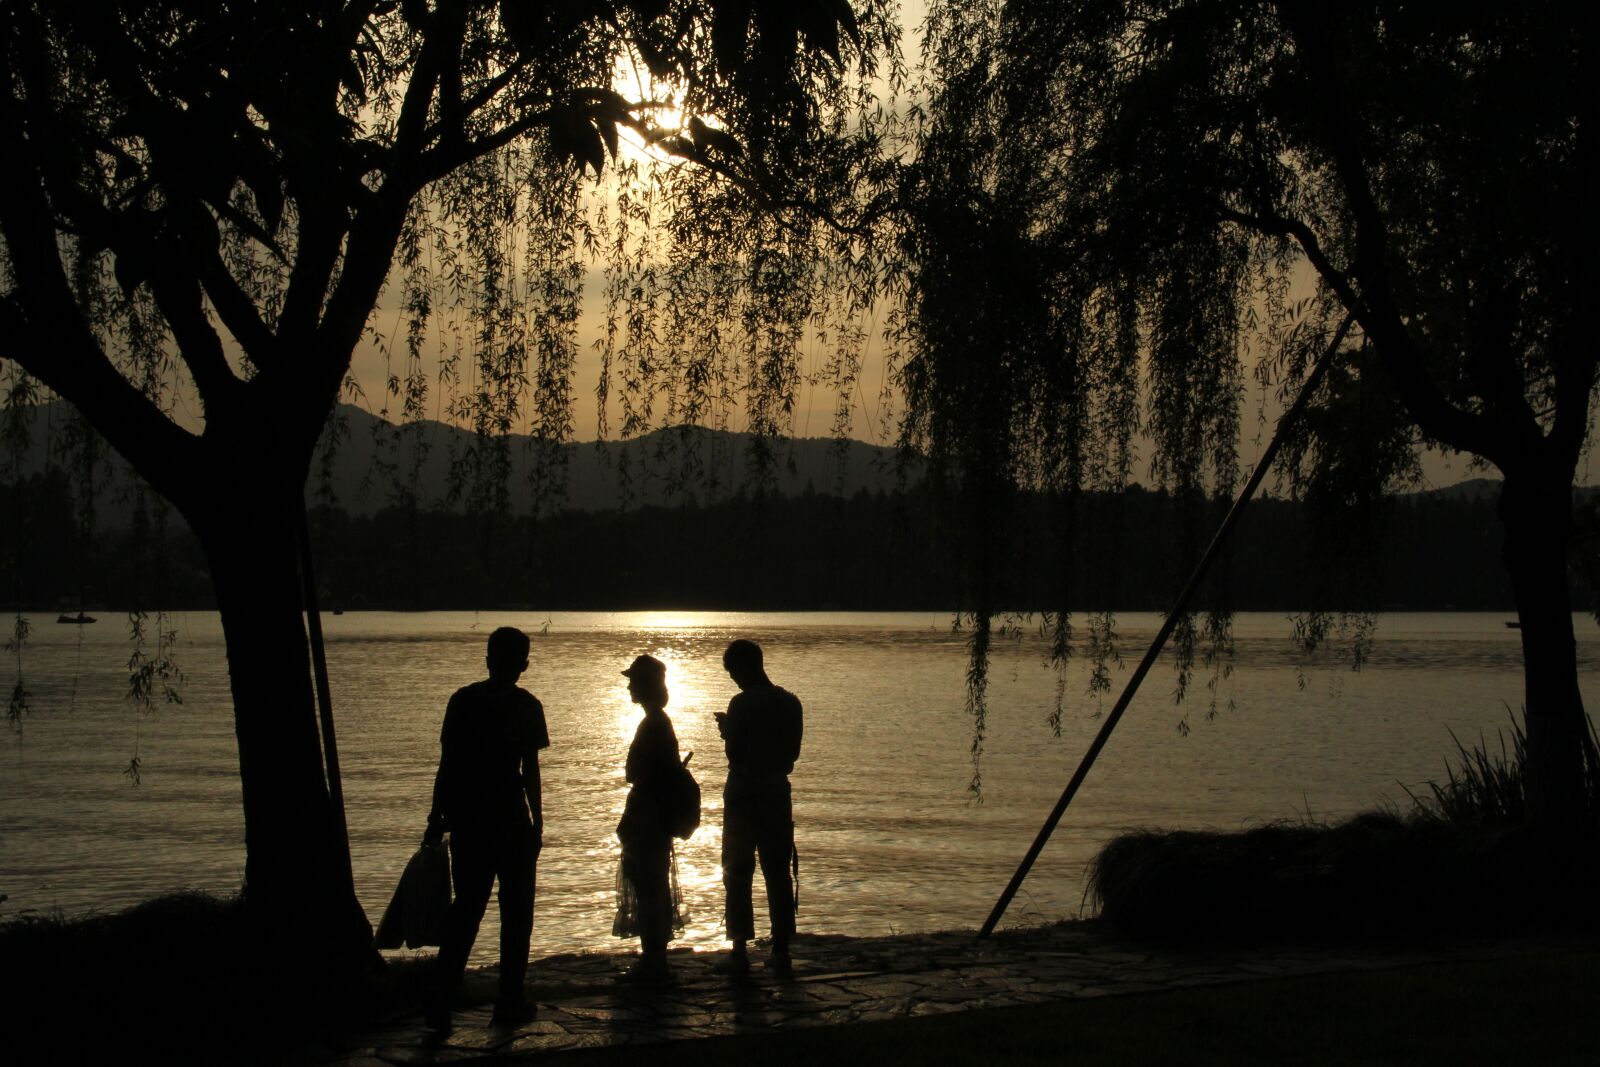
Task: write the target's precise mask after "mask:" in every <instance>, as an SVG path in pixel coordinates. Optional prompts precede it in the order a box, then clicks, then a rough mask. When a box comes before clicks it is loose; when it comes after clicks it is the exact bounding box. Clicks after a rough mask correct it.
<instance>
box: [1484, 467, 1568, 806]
mask: <svg viewBox="0 0 1600 1067" xmlns="http://www.w3.org/2000/svg"><path fill="white" fill-rule="evenodd" d="M1500 521H1501V524H1502V525H1503V526H1504V528H1505V543H1504V548H1503V552H1504V559H1505V564H1506V570H1507V571H1509V572H1510V575H1511V588H1512V592H1513V594H1514V595H1515V597H1516V602H1517V618H1518V619H1519V620H1520V621H1521V624H1522V630H1521V634H1522V664H1523V681H1524V693H1525V695H1524V698H1523V699H1524V704H1523V718H1524V723H1525V727H1526V732H1527V765H1526V774H1527V777H1526V786H1527V798H1528V806H1529V813H1530V815H1531V816H1532V818H1533V820H1534V822H1535V823H1537V824H1539V825H1541V826H1544V827H1547V828H1559V827H1563V826H1572V825H1576V824H1577V823H1578V822H1579V821H1581V820H1582V818H1583V815H1584V782H1583V773H1584V751H1585V747H1586V745H1587V742H1588V721H1587V719H1586V717H1585V715H1584V709H1583V698H1582V696H1581V695H1580V694H1579V692H1578V646H1577V640H1576V638H1575V636H1574V634H1573V629H1572V604H1571V600H1570V588H1571V587H1570V581H1569V578H1568V574H1567V549H1568V541H1569V539H1570V537H1571V531H1572V488H1571V485H1570V483H1569V482H1568V481H1566V480H1564V479H1561V478H1559V477H1551V476H1549V475H1545V474H1543V473H1542V472H1538V471H1537V469H1535V470H1533V471H1529V472H1526V473H1520V474H1513V473H1511V472H1507V473H1506V479H1505V483H1504V486H1503V488H1502V490H1501V494H1500Z"/></svg>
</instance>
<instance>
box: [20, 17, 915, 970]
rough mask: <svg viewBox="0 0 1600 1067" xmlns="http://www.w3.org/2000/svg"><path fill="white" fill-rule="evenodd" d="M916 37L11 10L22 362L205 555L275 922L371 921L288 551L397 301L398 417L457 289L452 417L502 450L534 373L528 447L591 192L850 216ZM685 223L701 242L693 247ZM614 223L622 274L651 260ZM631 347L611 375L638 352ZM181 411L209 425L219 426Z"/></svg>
mask: <svg viewBox="0 0 1600 1067" xmlns="http://www.w3.org/2000/svg"><path fill="white" fill-rule="evenodd" d="M894 34H895V30H894V27H893V26H892V24H891V23H890V22H889V21H888V20H887V19H886V17H885V5H882V4H879V3H876V2H868V3H866V4H863V5H858V6H857V8H856V9H854V10H853V9H852V6H851V5H850V4H849V3H848V2H847V0H817V2H813V3H804V4H793V3H787V2H782V0H743V2H734V0H703V2H702V0H501V2H498V3H495V2H483V0H404V2H396V0H352V2H337V0H302V2H299V3H218V2H215V0H145V2H136V3H123V4H117V5H112V6H106V5H96V4H78V3H67V2H62V3H52V2H44V0H39V2H28V0H14V2H13V0H7V2H6V3H4V4H3V5H0V64H3V76H4V80H5V91H4V94H3V96H0V156H3V157H4V159H5V161H6V162H5V166H4V167H3V168H0V240H3V244H0V360H4V361H9V362H10V363H11V364H12V365H13V367H15V368H21V370H22V371H24V372H25V374H26V375H27V376H31V379H32V380H33V381H37V382H40V383H43V385H44V386H46V387H47V388H48V389H49V390H50V391H52V392H53V393H54V394H56V395H58V396H60V397H63V398H65V399H66V400H68V401H70V402H71V403H72V404H73V405H74V406H75V407H76V408H77V410H78V411H79V412H81V413H82V415H83V416H84V418H85V419H86V420H87V421H88V423H89V424H91V425H92V426H93V428H94V429H95V430H97V431H98V432H99V433H100V434H101V435H103V436H104V438H105V439H106V440H107V441H108V442H110V444H111V445H112V446H113V447H114V448H115V449H116V450H117V451H118V452H120V453H121V454H122V456H124V457H125V458H126V459H127V461H128V462H129V464H130V465H131V466H132V467H133V469H134V470H135V471H136V472H137V473H138V474H139V475H140V476H142V478H143V479H144V480H145V481H147V482H148V483H149V485H150V486H151V487H153V488H154V490H155V491H156V492H157V493H159V494H160V495H161V496H162V497H164V498H165V499H166V500H168V501H170V502H171V503H172V505H174V506H175V507H176V509H177V510H178V511H179V512H180V513H181V514H182V516H183V518H184V519H185V520H186V521H187V522H188V524H189V525H190V527H192V529H193V530H194V532H195V534H196V535H197V537H198V538H199V540H200V542H201V544H202V545H203V547H204V550H205V552H206V555H207V558H208V561H209V564H210V573H211V577H212V580H213V582H214V584H215V588H216V595H217V602H218V605H219V608H220V610H221V616H222V623H223V628H224V633H225V637H226V645H227V655H228V669H229V675H230V680H231V686H232V693H233V700H234V713H235V720H236V724H237V733H238V741H239V768H240V777H241V781H242V785H243V796H244V812H245V833H246V845H247V861H246V875H245V879H246V894H247V897H246V899H247V901H248V903H249V905H250V907H251V909H252V911H253V912H254V913H255V914H256V915H257V916H258V917H260V918H262V919H263V920H264V921H265V922H266V923H267V924H268V925H269V927H276V926H277V925H278V924H281V923H293V924H296V926H297V929H298V930H299V932H300V933H301V934H302V935H306V936H308V937H309V938H310V943H311V944H322V945H324V946H331V947H334V948H335V950H339V951H343V950H349V949H351V948H353V947H355V946H357V945H358V944H359V943H360V942H361V940H362V936H361V935H362V933H363V931H364V918H363V917H362V915H361V911H360V908H359V906H358V905H357V904H356V902H355V900H354V897H353V895H352V893H351V890H350V887H349V880H348V877H345V876H341V872H340V868H341V867H343V866H344V864H345V862H346V861H344V860H343V859H341V848H342V842H341V841H339V840H338V834H337V833H336V831H335V829H334V828H335V825H336V822H335V819H334V816H333V812H332V810H331V805H330V800H329V791H328V787H327V784H326V782H325V778H324V768H323V764H322V760H321V751H320V747H319V740H318V728H317V721H316V715H315V705H314V703H313V695H312V686H311V682H310V678H309V673H308V670H307V636H306V631H305V627H304V623H303V621H302V615H301V602H300V598H299V596H298V595H297V592H296V590H297V589H298V588H299V582H298V579H297V572H296V567H297V562H296V550H295V545H296V536H295V535H296V526H297V524H298V523H299V522H301V521H302V515H303V501H304V492H305V484H306V479H307V474H308V469H309V467H310V465H311V463H312V460H313V454H314V451H315V448H316V445H317V441H318V437H319V434H320V433H321V432H322V431H323V429H324V424H325V422H326V421H327V419H328V416H329V412H330V410H331V409H332V408H333V406H334V404H335V401H336V399H337V398H338V396H339V394H340V390H341V388H342V387H343V385H344V383H345V382H346V378H347V375H348V374H349V371H350V367H351V361H352V353H353V352H354V351H355V350H356V348H357V346H358V344H360V343H361V342H362V341H363V339H364V338H365V337H366V336H367V335H368V334H369V332H370V331H371V330H372V326H371V323H370V320H371V318H372V315H373V311H374V308H375V306H377V304H378V302H379V299H380V296H381V295H382V294H383V293H384V292H385V286H386V284H391V285H392V288H393V290H394V291H395V292H396V293H397V297H396V299H397V302H399V303H400V304H402V305H403V317H404V321H405V322H406V324H407V327H408V335H407V338H406V341H407V343H408V351H409V359H408V361H407V362H406V364H405V366H404V368H403V369H402V372H398V373H397V374H396V375H395V381H394V382H393V383H392V388H393V389H394V390H395V391H396V392H397V393H399V394H403V395H405V397H406V398H407V401H408V404H410V405H413V406H414V405H416V404H417V403H418V402H419V398H420V396H421V395H422V392H423V390H424V389H425V380H426V377H427V375H428V373H429V370H428V368H426V367H424V366H422V364H421V363H420V362H419V361H420V353H421V351H422V341H421V338H422V335H424V334H425V333H426V331H427V330H428V328H429V326H430V323H432V322H434V321H435V320H436V319H437V318H438V315H437V305H438V304H440V303H442V302H448V301H451V300H454V301H456V302H457V303H458V304H459V305H460V306H461V307H464V308H466V309H467V312H466V318H465V319H464V320H462V319H458V320H456V321H455V322H454V324H453V326H451V327H450V328H451V329H453V330H454V331H455V332H456V333H458V334H461V333H466V334H468V335H469V337H468V341H467V343H466V344H465V345H464V346H461V345H458V346H457V347H455V348H453V349H450V350H449V352H447V354H446V356H445V358H444V365H443V366H441V367H439V368H437V369H436V371H435V373H438V374H441V375H443V376H446V377H449V376H451V375H456V376H458V377H461V376H463V375H464V376H465V377H466V378H468V379H470V381H469V383H468V384H467V385H465V386H463V387H462V388H461V391H460V394H459V395H460V396H462V397H464V398H465V399H464V401H463V404H462V408H461V410H460V411H458V412H457V414H459V415H466V416H471V417H473V418H474V420H475V421H476V423H477V425H478V427H479V428H480V429H481V430H484V431H485V432H486V434H489V435H492V434H493V433H494V432H496V431H498V432H504V431H505V430H506V429H507V428H509V426H510V425H511V424H512V422H513V421H514V420H515V419H517V418H518V417H519V415H520V411H521V405H524V404H527V403H528V401H527V395H528V393H529V392H530V388H529V386H530V379H531V386H532V388H531V392H532V393H533V400H532V404H531V407H532V409H533V410H532V415H533V419H534V428H535V430H536V432H539V433H541V434H543V435H544V436H545V437H546V438H549V439H552V440H559V439H561V438H563V437H564V436H566V435H567V433H569V432H570V428H571V386H572V369H573V359H574V353H575V350H576V326H575V320H576V317H577V302H578V290H579V285H580V281H581V274H582V265H581V261H580V258H579V256H580V253H581V252H582V251H583V248H582V246H583V243H584V238H585V233H584V227H583V224H582V217H583V211H584V205H585V203H587V201H585V199H584V198H585V197H586V196H592V195H595V194H594V193H593V191H592V190H593V189H594V187H593V186H590V187H588V188H586V187H585V186H584V184H583V183H582V182H580V180H579V177H578V176H579V175H580V174H581V173H584V172H592V173H594V174H598V173H599V172H600V171H601V169H602V167H603V166H605V165H606V164H607V163H608V162H612V161H615V160H616V159H617V158H618V152H619V146H618V134H619V131H624V132H626V131H632V135H633V136H634V138H635V139H636V141H640V142H642V143H645V144H653V145H655V146H656V149H655V150H656V152H657V153H658V155H670V156H672V157H674V158H677V159H679V160H691V161H693V162H694V163H695V164H697V165H698V167H699V173H700V174H702V175H710V176H711V178H710V179H708V180H699V181H698V182H694V181H691V182H690V183H689V185H688V188H689V190H690V191H689V192H686V193H683V194H682V197H683V198H684V199H686V200H695V199H698V200H700V201H711V200H714V199H715V198H716V197H717V196H718V195H723V194H726V193H727V192H728V190H733V191H735V192H737V193H739V194H740V195H742V196H744V198H745V202H746V203H747V204H749V205H753V206H754V208H756V209H760V208H775V207H782V206H784V205H785V204H789V203H790V202H795V203H798V202H803V207H804V210H803V212H802V214H803V215H804V217H805V219H807V220H814V219H818V218H823V219H828V218H829V216H830V211H831V209H830V207H829V198H828V196H827V195H826V193H825V191H824V189H823V187H824V186H825V185H827V183H828V182H829V181H830V180H831V181H832V182H833V184H834V186H835V187H842V186H841V184H840V183H841V182H842V181H843V180H844V179H845V178H846V177H847V175H848V172H849V170H850V168H851V166H852V165H853V164H852V163H851V162H850V158H851V157H850V156H849V154H848V153H844V154H840V153H834V154H830V153H829V152H828V151H827V148H828V146H829V145H830V144H837V143H838V141H839V139H840V135H841V134H842V133H844V132H847V131H846V126H845V120H844V118H843V117H842V116H843V115H845V114H846V113H847V112H848V111H849V110H850V109H852V108H859V106H860V101H861V100H862V99H863V97H862V95H861V93H862V92H863V91H864V89H863V87H864V86H865V85H866V84H867V83H868V81H869V80H870V79H871V77H872V76H873V74H874V64H875V62H876V61H877V58H878V57H880V56H882V55H884V54H886V53H887V54H892V53H893V38H894ZM641 87H642V88H641ZM622 89H628V90H630V91H629V92H628V93H627V94H625V93H624V92H622V91H621V90H622ZM650 94H657V95H656V96H655V98H654V99H652V98H650ZM669 114H670V115H681V116H682V117H683V119H684V121H681V122H677V121H674V122H668V121H667V119H666V116H668V115H669ZM828 166H831V167H833V168H834V170H833V171H832V172H829V171H828V170H827V167H828ZM814 170H819V171H820V176H816V175H815V174H813V175H812V176H811V177H809V178H808V177H807V175H808V174H811V173H812V171H814ZM830 173H831V177H830ZM661 181H664V179H661V178H659V177H658V178H657V179H656V182H657V185H658V186H659V184H660V182H661ZM770 190H778V191H779V192H778V193H772V192H770ZM600 192H601V193H602V194H603V193H604V192H605V189H603V188H602V189H600ZM613 192H615V190H613ZM651 195H655V194H654V193H652V192H651V190H648V189H647V190H646V191H645V192H644V193H642V194H638V193H636V194H634V195H633V196H632V197H631V198H629V197H627V196H624V197H623V201H624V203H623V205H622V206H621V207H619V208H618V209H617V212H616V216H617V218H618V219H619V220H621V219H623V218H626V219H627V220H628V221H629V223H630V224H631V225H632V228H633V230H634V231H636V230H637V228H638V225H639V224H640V223H646V224H648V223H649V222H650V221H651V220H650V219H649V217H648V212H645V211H642V210H641V209H640V208H639V207H638V203H639V202H640V201H641V200H644V201H648V199H649V197H650V196H651ZM687 206H688V207H693V204H692V203H689V204H688V205H687ZM722 217H723V218H724V220H725V218H726V216H725V215H724V216H722ZM656 221H657V222H658V223H659V222H660V221H661V220H659V219H658V220H656ZM668 221H671V222H672V224H673V227H674V229H673V233H672V236H673V237H674V238H675V239H676V240H677V242H678V244H679V245H684V244H692V243H694V241H695V239H696V238H697V236H700V235H701V234H700V231H697V230H696V229H695V223H694V222H693V221H691V220H690V219H689V218H688V217H687V215H685V216H684V217H682V218H677V219H672V220H668ZM830 221H832V222H833V225H834V228H835V230H836V231H838V230H840V229H841V225H840V224H839V223H838V222H837V220H830ZM807 225H809V223H808V222H802V223H798V224H796V227H797V228H798V231H799V232H802V233H803V232H805V227H806V226H807ZM796 227H791V232H793V231H794V230H795V229H796ZM616 230H617V233H618V234H619V236H617V238H616V240H615V242H614V243H615V247H616V248H617V249H618V250H619V251H618V257H622V258H625V257H626V256H628V255H632V256H634V257H636V259H641V260H642V259H645V258H648V256H647V254H646V253H644V252H640V251H639V248H638V245H637V241H631V242H630V239H629V237H628V234H629V233H630V232H632V231H630V230H629V227H628V226H625V225H622V224H621V223H620V221H619V223H618V225H617V226H616ZM588 236H589V237H590V238H592V237H593V233H592V232H590V233H589V234H588ZM703 236H704V238H705V239H706V240H707V241H715V240H719V239H723V237H725V235H722V236H719V235H718V234H715V233H710V234H704V235H703ZM519 241H520V242H521V243H520V245H519ZM734 243H735V244H737V242H734ZM739 247H741V248H742V249H743V250H744V251H745V252H748V251H749V249H748V248H747V247H745V246H742V245H741V246H739ZM519 255H520V258H519ZM676 255H677V258H678V260H679V261H680V262H690V261H692V259H693V257H692V256H690V255H689V254H688V253H687V252H683V251H679V252H678V253H676ZM397 262H398V263H399V264H400V275H401V281H400V282H399V283H398V284H395V283H391V282H390V277H391V270H392V268H393V267H394V266H395V264H396V263H397ZM519 265H520V266H519ZM746 267H747V271H746V277H747V280H748V279H751V278H756V277H758V276H759V275H760V272H759V271H758V270H757V269H756V268H755V267H753V266H749V265H748V264H747V265H746ZM641 269H644V268H641ZM624 281H625V279H624ZM614 284H623V282H614ZM751 284H754V282H752V283H751ZM634 289H635V291H642V290H643V289H644V286H643V285H642V284H640V285H636V286H634ZM793 290H794V286H792V285H791V286H787V287H785V286H783V285H777V286H776V287H775V288H774V293H775V294H776V295H778V296H782V295H783V294H785V293H791V292H792V291H793ZM654 295H658V294H654V293H652V296H654ZM801 303H802V304H803V303H804V301H803V300H802V301H801ZM680 314H683V315H685V316H690V315H692V314H693V311H692V309H685V310H684V311H681V312H680ZM784 314H793V312H792V311H789V312H785V313H784ZM801 314H802V315H803V314H804V311H803V309H802V311H801ZM646 318H648V316H647V315H646V316H642V317H635V319H633V320H630V322H631V323H632V324H634V325H637V324H638V323H639V322H642V321H644V320H645V319H646ZM755 319H756V321H758V322H766V321H768V320H767V319H766V318H764V317H762V316H760V315H757V316H755ZM379 340H380V341H382V342H384V343H388V339H387V338H381V337H380V338H379ZM634 340H636V339H635V338H634V337H633V336H632V335H629V336H626V337H624V339H623V341H624V343H623V344H621V345H614V347H615V348H617V350H618V351H619V352H621V353H622V355H620V356H619V357H618V358H620V359H622V360H623V361H624V363H625V364H628V365H637V364H638V363H640V362H643V363H645V364H648V363H649V362H650V360H651V359H652V358H653V355H652V353H650V352H645V353H644V354H642V355H641V354H639V353H638V351H637V349H638V346H637V345H633V346H632V347H629V342H632V341H634ZM775 347H781V346H775ZM463 352H465V353H467V354H468V355H469V356H470V358H471V362H472V365H471V366H470V367H469V368H468V369H467V370H466V371H465V372H463V371H462V369H461V368H460V367H458V366H456V365H454V363H453V360H454V359H455V358H456V357H457V356H459V355H460V354H461V353H463ZM629 353H632V354H629ZM630 360H631V361H632V363H631V364H630V363H628V361H630ZM780 362H781V359H780ZM17 381H18V382H20V381H22V379H17ZM702 388H704V387H702ZM26 392H27V391H26V389H25V388H23V387H21V386H19V388H18V393H19V395H26ZM765 395H767V396H769V397H775V396H779V395H781V390H774V391H769V392H767V393H766V394H765ZM175 406H176V407H178V408H187V409H189V411H190V412H191V418H192V416H193V414H194V409H195V408H196V407H197V408H198V420H197V423H198V428H196V422H195V421H190V422H187V423H186V422H184V421H183V420H181V419H180V418H178V417H176V416H175V415H173V414H172V411H173V409H174V407H175ZM491 454H492V450H491Z"/></svg>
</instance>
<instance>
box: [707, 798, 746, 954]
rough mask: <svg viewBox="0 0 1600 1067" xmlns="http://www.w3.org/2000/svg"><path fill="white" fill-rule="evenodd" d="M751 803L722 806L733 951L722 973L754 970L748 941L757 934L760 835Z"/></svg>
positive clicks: (727, 917) (724, 878)
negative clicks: (757, 881) (756, 897)
mask: <svg viewBox="0 0 1600 1067" xmlns="http://www.w3.org/2000/svg"><path fill="white" fill-rule="evenodd" d="M752 814H753V813H752V811H751V808H750V806H749V805H748V804H747V803H745V802H743V801H738V802H731V803H730V802H724V805H723V809H722V888H723V894H724V899H725V904H724V909H725V910H724V912H723V922H724V925H725V926H726V928H727V933H728V940H730V941H732V942H733V954H732V955H731V956H730V957H729V958H728V959H727V960H725V961H723V962H722V963H719V964H717V965H716V966H715V967H714V968H713V970H715V971H717V972H718V973H719V974H744V973H745V972H746V971H748V970H749V969H750V958H749V955H748V953H747V951H746V948H745V946H746V944H747V943H748V942H749V941H750V939H751V938H753V937H755V936H756V929H755V927H756V917H755V906H754V903H753V901H752V897H753V894H754V889H755V874H756V835H755V825H754V822H753V819H752Z"/></svg>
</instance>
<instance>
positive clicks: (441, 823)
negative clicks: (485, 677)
mask: <svg viewBox="0 0 1600 1067" xmlns="http://www.w3.org/2000/svg"><path fill="white" fill-rule="evenodd" d="M455 710H456V698H455V697H453V696H452V697H451V698H450V703H449V704H448V705H446V706H445V710H444V726H443V727H442V728H441V729H440V730H439V769H438V770H437V771H435V772H434V775H433V803H432V804H430V805H429V807H428V829H427V831H426V832H424V833H423V835H422V843H423V844H424V845H437V844H438V843H439V842H440V841H441V840H443V839H444V832H445V830H447V829H448V828H449V827H448V826H447V825H446V823H445V817H444V809H445V799H446V794H447V793H448V792H449V789H450V780H451V777H452V775H453V774H454V771H455V767H454V764H453V762H452V755H453V754H454V750H455V744H454V736H453V735H454V734H455V730H454V729H453V728H452V727H453V725H454V720H455Z"/></svg>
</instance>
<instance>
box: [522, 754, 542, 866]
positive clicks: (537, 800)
mask: <svg viewBox="0 0 1600 1067" xmlns="http://www.w3.org/2000/svg"><path fill="white" fill-rule="evenodd" d="M522 788H523V789H524V790H525V791H526V792H527V794H528V812H529V813H530V814H531V815H532V816H533V839H534V841H536V842H538V843H541V844H542V843H543V842H544V789H543V786H542V784H541V782H540V779H539V757H538V755H537V753H536V754H535V755H534V756H533V758H532V759H531V760H530V761H529V762H528V765H527V766H526V767H525V768H524V769H523V772H522Z"/></svg>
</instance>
